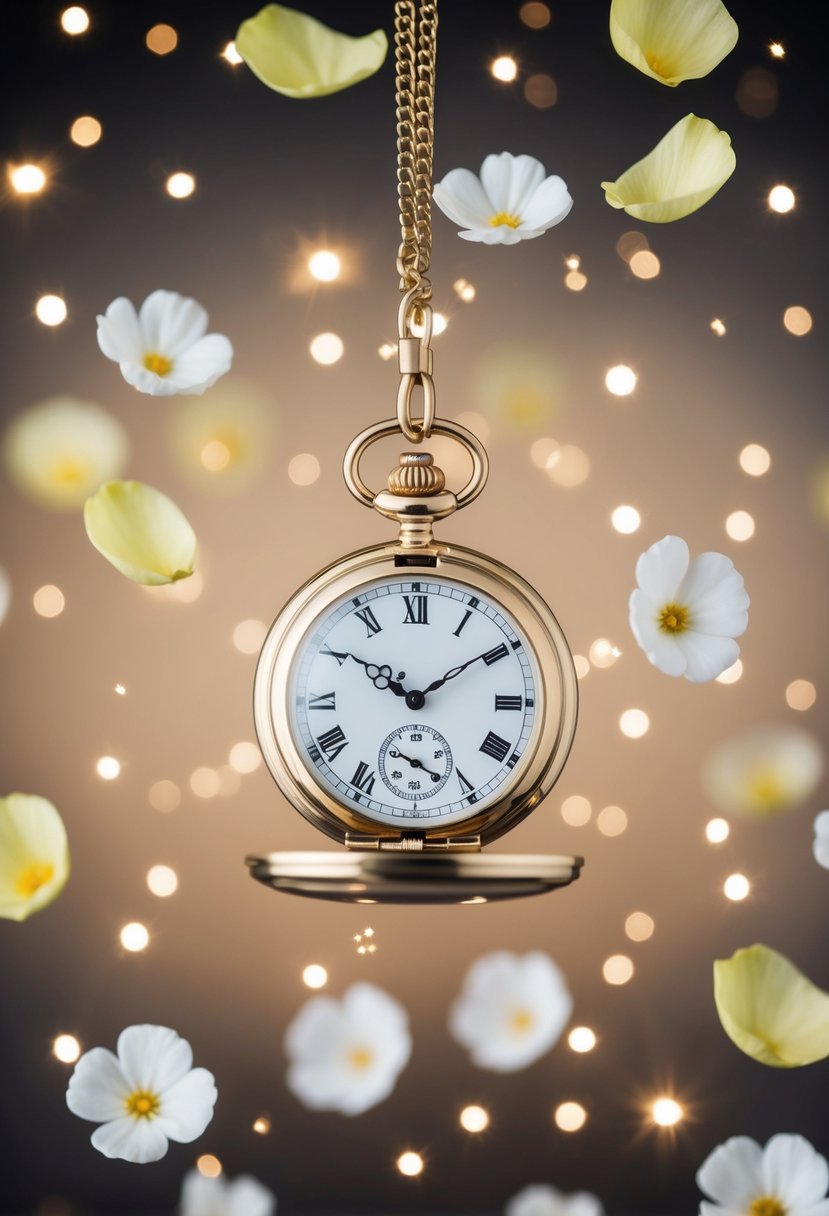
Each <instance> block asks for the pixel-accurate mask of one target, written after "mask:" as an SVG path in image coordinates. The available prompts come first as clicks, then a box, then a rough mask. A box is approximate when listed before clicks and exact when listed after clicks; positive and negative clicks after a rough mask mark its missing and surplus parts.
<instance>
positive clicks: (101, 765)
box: [95, 756, 121, 781]
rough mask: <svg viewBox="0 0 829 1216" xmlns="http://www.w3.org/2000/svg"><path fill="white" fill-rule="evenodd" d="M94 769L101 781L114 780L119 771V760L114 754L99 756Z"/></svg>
mask: <svg viewBox="0 0 829 1216" xmlns="http://www.w3.org/2000/svg"><path fill="white" fill-rule="evenodd" d="M95 771H96V772H97V774H98V776H99V777H100V778H101V779H102V780H103V781H114V780H115V778H116V777H118V776H119V775H120V772H121V762H120V760H116V758H115V756H101V758H100V759H99V760H98V762H97V763H96V765H95Z"/></svg>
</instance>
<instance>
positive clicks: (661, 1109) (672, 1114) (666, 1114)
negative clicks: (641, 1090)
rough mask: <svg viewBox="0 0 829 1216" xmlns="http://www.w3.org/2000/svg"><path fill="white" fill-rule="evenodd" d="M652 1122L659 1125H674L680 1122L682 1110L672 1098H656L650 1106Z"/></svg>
mask: <svg viewBox="0 0 829 1216" xmlns="http://www.w3.org/2000/svg"><path fill="white" fill-rule="evenodd" d="M651 1114H652V1116H653V1121H654V1123H658V1124H659V1126H660V1127H675V1126H676V1125H677V1123H679V1122H680V1120H681V1119H682V1116H683V1114H684V1111H683V1109H682V1107H681V1106H680V1105H679V1103H678V1102H676V1101H675V1100H674V1099H673V1098H657V1099H656V1100H655V1101H654V1103H653V1105H652V1106H651Z"/></svg>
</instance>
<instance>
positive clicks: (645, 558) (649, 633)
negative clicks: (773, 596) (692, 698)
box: [630, 536, 749, 683]
mask: <svg viewBox="0 0 829 1216" xmlns="http://www.w3.org/2000/svg"><path fill="white" fill-rule="evenodd" d="M636 581H637V583H638V584H639V589H638V590H637V591H634V592H632V593H631V597H630V627H631V630H632V631H633V636H634V637H635V638H636V641H637V642H638V643H639V645H640V646H641V647H642V649H643V650H644V652H645V654H646V655H647V658H648V660H649V662H651V663H653V665H654V667H658V668H659V670H660V671H664V672H665V674H666V675H668V676H685V679H686V680H692V681H693V682H694V683H701V682H702V681H704V680H713V679H715V678H716V677H717V676H718V675H720V673H721V672H723V671H725V670H726V668H728V667H730V666H731V664H732V663H734V662H736V660H737V656H738V655H739V653H740V647H739V646H738V645H737V643H736V642H735V641H734V638H736V637H739V636H740V634H741V633H744V632H745V629H746V626H747V625H748V605H749V598H748V595H747V594H746V590H745V586H744V584H743V576H742V575H741V574H739V573H738V571H737V570H735V569H734V563H733V562H732V561H731V558H729V557H726V556H725V555H724V554H723V553H701V554H700V555H699V557H697V558H694V560H693V561H690V555H689V552H688V546H687V544H686V543H685V541H684V540H682V539H681V537H679V536H665V537H663V538H662V540H660V541H657V543H656V544H655V545H651V547H650V549H648V550H646V552H644V553H642V554H641V555H640V557H639V560H638V562H637V563H636Z"/></svg>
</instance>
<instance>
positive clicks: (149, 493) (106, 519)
mask: <svg viewBox="0 0 829 1216" xmlns="http://www.w3.org/2000/svg"><path fill="white" fill-rule="evenodd" d="M83 516H84V523H85V524H86V534H87V536H88V537H89V539H90V540H91V541H92V544H93V545H94V546H95V548H96V549H97V550H98V552H99V553H102V554H103V555H104V557H105V558H106V559H107V561H108V562H111V563H112V565H113V566H115V568H116V570H120V571H121V573H122V574H124V575H126V577H127V578H131V579H132V580H133V582H136V583H145V584H146V585H148V586H154V587H157V586H160V585H161V584H163V583H173V582H176V580H178V579H180V578H188V577H189V576H190V575H191V574H192V573H193V569H194V567H195V564H196V555H197V552H198V546H197V543H196V534H195V533H194V531H193V529H192V528H191V527H190V524H189V523H188V522H187V519H186V518H185V516H184V514H183V513H182V511H181V510H180V509H179V508H178V507H177V506H176V504H175V503H174V502H173V501H172V499H170V498H168V497H167V495H166V494H162V493H161V491H160V490H155V489H153V487H152V486H146V485H144V484H143V483H142V482H140V481H109V482H107V483H106V484H105V485H102V486H101V488H100V489H99V490H98V492H97V494H94V495H93V497H92V498H89V499H87V501H86V504H85V505H84V510H83Z"/></svg>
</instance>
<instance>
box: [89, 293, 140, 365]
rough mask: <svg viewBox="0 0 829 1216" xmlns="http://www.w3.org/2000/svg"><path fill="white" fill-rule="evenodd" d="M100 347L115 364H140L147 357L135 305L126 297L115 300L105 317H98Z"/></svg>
mask: <svg viewBox="0 0 829 1216" xmlns="http://www.w3.org/2000/svg"><path fill="white" fill-rule="evenodd" d="M96 319H97V322H98V346H99V347H100V348H101V351H102V352H103V353H104V354H105V355H106V357H107V359H112V361H113V362H114V363H124V362H126V361H132V360H135V361H138V362H140V361H141V359H143V357H144V355H145V353H146V352H145V350H144V344H143V341H142V338H141V327H140V325H139V323H138V314H137V312H136V311H135V305H134V304H133V303H132V301H131V300H128V299H126V297H125V296H119V297H118V299H117V300H113V301H112V303H111V304H110V305H109V307H108V308H107V310H106V312H105V313H104V314H103V316H98V317H97V318H96Z"/></svg>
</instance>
